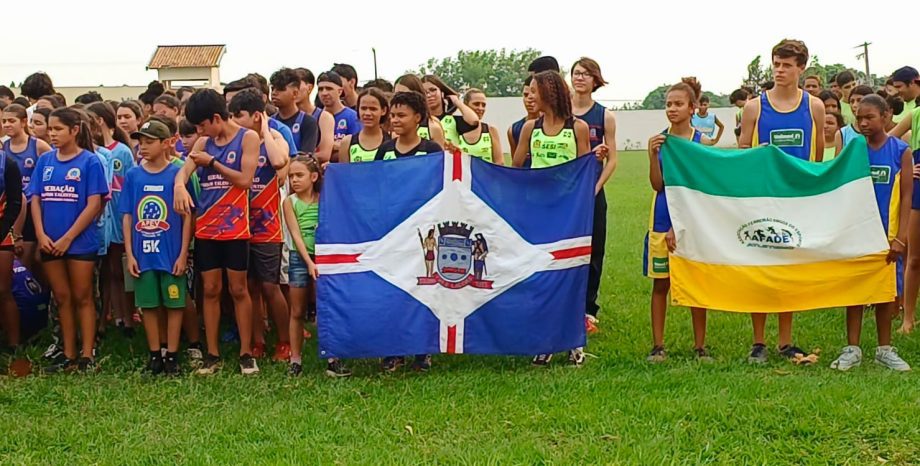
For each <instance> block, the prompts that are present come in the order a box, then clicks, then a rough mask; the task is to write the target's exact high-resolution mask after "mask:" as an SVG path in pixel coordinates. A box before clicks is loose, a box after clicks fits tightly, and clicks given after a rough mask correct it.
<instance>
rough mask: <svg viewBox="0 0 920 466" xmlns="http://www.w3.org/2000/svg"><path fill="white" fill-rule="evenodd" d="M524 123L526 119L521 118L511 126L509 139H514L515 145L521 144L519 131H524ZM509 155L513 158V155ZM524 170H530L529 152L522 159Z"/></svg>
mask: <svg viewBox="0 0 920 466" xmlns="http://www.w3.org/2000/svg"><path fill="white" fill-rule="evenodd" d="M524 123H527V117H524V118H521V119H520V120H518V121H515V122H514V123H513V124H512V125H511V137H512V138H513V139H514V144H515V145H517V144H520V143H521V131H522V130H523V129H524ZM528 147H529V146H528ZM511 155H512V156H514V154H511ZM524 168H530V151H528V152H527V158H526V159H524Z"/></svg>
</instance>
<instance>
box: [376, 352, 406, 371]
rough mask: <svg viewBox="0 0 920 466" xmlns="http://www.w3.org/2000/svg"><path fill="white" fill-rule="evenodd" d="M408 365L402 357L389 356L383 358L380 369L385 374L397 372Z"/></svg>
mask: <svg viewBox="0 0 920 466" xmlns="http://www.w3.org/2000/svg"><path fill="white" fill-rule="evenodd" d="M404 364H406V358H404V357H402V356H388V357H385V358H383V363H382V364H380V369H381V370H383V371H384V372H396V370H397V369H399V368H400V367H402V366H403V365H404Z"/></svg>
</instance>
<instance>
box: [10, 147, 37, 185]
mask: <svg viewBox="0 0 920 466" xmlns="http://www.w3.org/2000/svg"><path fill="white" fill-rule="evenodd" d="M12 142H13V141H12V140H9V139H7V140H6V142H4V143H3V152H6V153H7V155H9V156H10V157H12V158H13V160H15V161H16V165H18V166H19V174H20V175H22V189H23V192H25V190H26V188H28V187H29V182H30V181H31V180H32V171H33V170H34V169H35V163H36V162H37V161H38V142H37V140H36V139H35V138H34V137H31V136H30V137H29V143H28V145H26V148H25V150H23V151H22V152H13V148H12V147H11V146H12Z"/></svg>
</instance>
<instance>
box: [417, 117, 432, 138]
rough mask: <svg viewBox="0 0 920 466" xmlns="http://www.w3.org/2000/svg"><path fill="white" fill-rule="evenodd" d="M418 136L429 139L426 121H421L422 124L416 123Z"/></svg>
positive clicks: (429, 133)
mask: <svg viewBox="0 0 920 466" xmlns="http://www.w3.org/2000/svg"><path fill="white" fill-rule="evenodd" d="M418 137H420V138H422V139H428V140H429V141H430V140H431V130H429V129H428V121H427V120H426V121H423V122H422V124H420V125H418Z"/></svg>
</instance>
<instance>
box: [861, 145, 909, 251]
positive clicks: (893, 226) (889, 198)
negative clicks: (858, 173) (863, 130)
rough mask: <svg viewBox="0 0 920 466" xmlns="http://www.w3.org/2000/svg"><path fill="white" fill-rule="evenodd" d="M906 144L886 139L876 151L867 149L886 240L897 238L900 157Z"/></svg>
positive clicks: (906, 146) (899, 200)
mask: <svg viewBox="0 0 920 466" xmlns="http://www.w3.org/2000/svg"><path fill="white" fill-rule="evenodd" d="M907 148H908V145H907V143H906V142H904V141H902V140H900V139H898V138H895V137H891V136H889V137H888V140H887V141H885V144H884V145H883V146H882V147H880V148H879V149H878V150H875V149H872V147H871V146H870V147H868V149H869V173H870V174H871V176H872V187H873V188H875V202H876V204H877V205H878V211H879V214H881V217H882V226H883V227H884V228H885V233H887V234H888V240H889V241H890V240H892V239H893V238H894V237H896V236H898V216H897V215H898V212H899V211H900V206H901V156H902V155H904V151H905V150H907Z"/></svg>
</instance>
